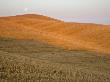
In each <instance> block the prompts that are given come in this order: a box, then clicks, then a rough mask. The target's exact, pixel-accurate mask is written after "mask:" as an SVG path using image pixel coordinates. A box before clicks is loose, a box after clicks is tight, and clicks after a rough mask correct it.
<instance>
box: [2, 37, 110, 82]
mask: <svg viewBox="0 0 110 82" xmlns="http://www.w3.org/2000/svg"><path fill="white" fill-rule="evenodd" d="M0 82H110V56H107V55H106V54H103V53H96V52H90V51H84V50H74V51H68V50H64V49H60V48H55V47H52V46H49V45H47V44H43V43H40V42H34V41H32V40H15V39H10V38H0Z"/></svg>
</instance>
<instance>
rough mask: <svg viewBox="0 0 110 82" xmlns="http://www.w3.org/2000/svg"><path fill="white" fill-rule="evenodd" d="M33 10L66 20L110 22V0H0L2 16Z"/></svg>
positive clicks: (0, 14) (0, 13)
mask: <svg viewBox="0 0 110 82" xmlns="http://www.w3.org/2000/svg"><path fill="white" fill-rule="evenodd" d="M32 12H34V13H38V14H44V15H48V16H52V17H57V18H61V19H64V20H65V21H76V22H94V23H103V24H110V0H0V16H6V15H16V14H24V13H32Z"/></svg>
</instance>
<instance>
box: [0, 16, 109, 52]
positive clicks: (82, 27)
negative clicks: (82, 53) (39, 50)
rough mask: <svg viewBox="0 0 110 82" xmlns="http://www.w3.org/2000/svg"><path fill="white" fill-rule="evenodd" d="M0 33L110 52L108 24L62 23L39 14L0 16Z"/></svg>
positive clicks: (80, 48) (58, 44) (67, 47)
mask: <svg viewBox="0 0 110 82" xmlns="http://www.w3.org/2000/svg"><path fill="white" fill-rule="evenodd" d="M0 36H1V37H11V38H17V39H33V40H36V41H38V40H39V41H42V42H45V43H48V44H50V45H54V46H57V47H63V48H66V49H79V50H84V49H85V50H91V51H97V52H103V53H110V46H108V45H110V26H109V25H97V24H80V23H65V22H63V21H60V20H56V19H52V18H49V17H46V16H41V15H31V14H30V15H28V14H27V15H21V16H13V17H1V18H0Z"/></svg>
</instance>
